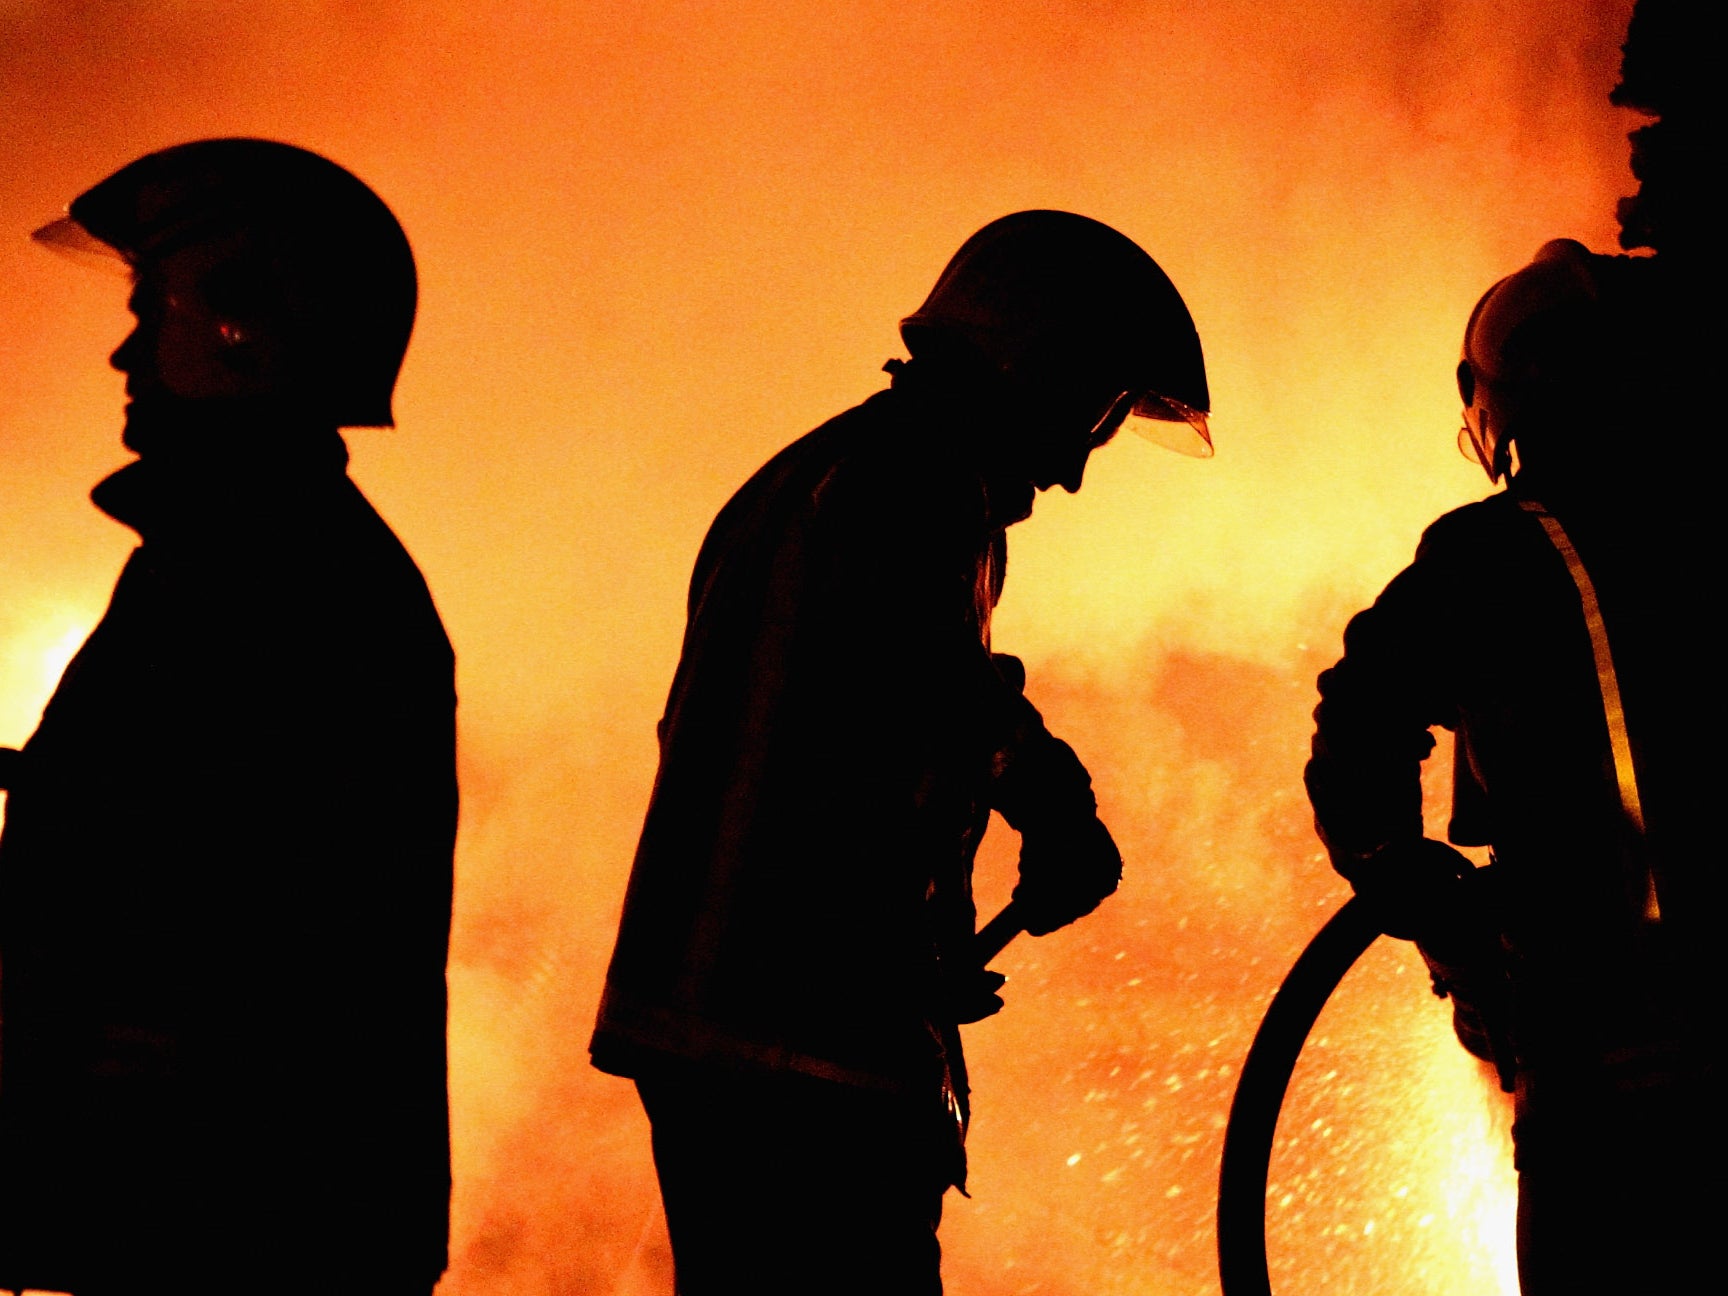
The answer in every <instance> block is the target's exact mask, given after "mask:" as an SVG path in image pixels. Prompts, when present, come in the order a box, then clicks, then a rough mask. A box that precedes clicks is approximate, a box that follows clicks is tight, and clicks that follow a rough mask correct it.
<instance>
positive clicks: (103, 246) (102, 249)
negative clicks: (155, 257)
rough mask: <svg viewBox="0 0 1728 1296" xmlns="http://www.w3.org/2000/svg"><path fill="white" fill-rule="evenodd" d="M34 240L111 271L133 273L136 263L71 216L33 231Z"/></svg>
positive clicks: (73, 257) (57, 251)
mask: <svg viewBox="0 0 1728 1296" xmlns="http://www.w3.org/2000/svg"><path fill="white" fill-rule="evenodd" d="M30 238H31V239H32V241H34V242H36V243H38V244H40V245H41V246H43V247H45V248H47V249H48V250H49V251H50V252H52V253H54V255H56V256H61V257H65V258H66V259H67V260H68V261H76V262H77V263H78V264H79V265H82V266H89V267H91V268H92V269H96V270H102V271H105V272H106V273H108V274H114V275H122V276H124V275H130V274H131V273H132V263H131V262H130V261H128V260H127V259H126V257H125V256H124V255H123V254H122V253H121V252H120V250H119V249H118V248H116V247H114V246H113V245H112V244H108V243H104V242H103V241H102V240H101V239H99V238H97V237H96V236H95V235H94V234H92V233H91V232H90V231H89V230H87V229H85V228H84V227H83V226H82V225H80V224H79V223H78V222H77V221H75V220H73V219H72V218H71V217H70V216H62V217H61V218H60V219H59V220H55V221H49V222H48V223H47V224H46V225H44V226H42V228H41V229H38V230H32V231H31V232H30Z"/></svg>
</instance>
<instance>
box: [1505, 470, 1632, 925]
mask: <svg viewBox="0 0 1728 1296" xmlns="http://www.w3.org/2000/svg"><path fill="white" fill-rule="evenodd" d="M1518 507H1519V508H1521V509H1523V510H1524V511H1525V512H1526V513H1528V514H1530V515H1531V516H1532V517H1534V518H1535V519H1536V520H1537V521H1538V522H1540V523H1541V524H1542V530H1543V531H1544V532H1546V533H1547V536H1548V541H1549V543H1550V544H1552V545H1553V546H1554V548H1555V550H1556V551H1557V552H1558V553H1559V555H1560V557H1561V558H1563V559H1564V560H1565V562H1566V570H1567V571H1568V572H1569V573H1571V576H1572V583H1573V584H1574V585H1576V586H1577V587H1578V600H1579V602H1580V603H1582V604H1583V605H1584V624H1585V625H1586V626H1587V627H1589V630H1590V652H1591V654H1592V655H1593V656H1594V657H1595V659H1596V682H1597V684H1598V685H1600V686H1601V689H1602V714H1603V717H1604V718H1605V719H1606V720H1607V722H1608V746H1609V749H1610V750H1611V751H1612V752H1613V754H1614V776H1615V779H1616V781H1617V782H1618V783H1619V785H1620V807H1621V810H1622V811H1623V812H1624V813H1625V816H1626V822H1627V823H1628V824H1630V825H1631V827H1632V831H1633V832H1634V833H1636V834H1637V835H1638V836H1639V837H1640V838H1642V837H1643V836H1644V803H1643V800H1642V799H1641V798H1640V797H1639V795H1638V772H1637V770H1636V769H1635V768H1634V767H1633V764H1632V738H1631V735H1629V734H1628V733H1627V731H1626V711H1625V708H1624V707H1622V706H1621V704H1620V677H1619V675H1618V674H1616V673H1615V670H1614V654H1613V653H1612V652H1611V651H1610V650H1609V647H1608V626H1607V623H1606V622H1604V621H1603V619H1602V606H1601V604H1600V603H1599V602H1598V601H1597V599H1596V584H1595V582H1594V581H1592V580H1591V579H1590V573H1589V571H1588V570H1586V569H1585V566H1584V560H1583V559H1582V558H1580V557H1579V556H1578V550H1577V549H1575V548H1574V547H1573V545H1572V540H1571V537H1569V536H1568V535H1567V534H1566V528H1565V527H1563V526H1561V525H1560V519H1559V518H1557V517H1555V516H1554V515H1553V514H1552V513H1550V512H1549V511H1548V510H1547V508H1546V507H1544V506H1543V504H1542V503H1541V501H1539V500H1533V499H1526V500H1519V501H1518ZM1644 917H1645V919H1646V920H1647V921H1650V922H1660V921H1661V918H1662V907H1661V905H1660V904H1659V903H1658V901H1657V897H1656V876H1655V874H1654V873H1653V872H1651V871H1650V869H1649V866H1648V865H1646V866H1645V869H1644Z"/></svg>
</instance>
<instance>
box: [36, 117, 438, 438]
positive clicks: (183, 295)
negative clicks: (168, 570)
mask: <svg viewBox="0 0 1728 1296" xmlns="http://www.w3.org/2000/svg"><path fill="white" fill-rule="evenodd" d="M35 237H36V238H37V240H38V241H39V242H42V243H44V244H47V245H49V246H51V247H54V248H57V249H59V250H63V251H69V252H73V253H78V252H88V251H96V250H108V251H111V252H112V253H117V254H118V255H119V256H120V257H121V258H122V259H123V260H124V261H125V262H126V263H127V264H128V265H129V266H130V267H131V269H132V275H133V291H132V299H131V303H130V305H131V309H132V311H133V313H134V314H135V315H136V316H137V317H138V325H137V328H136V329H135V330H134V331H133V332H132V334H131V335H130V336H129V337H128V338H127V339H126V340H125V341H124V342H123V343H122V344H121V345H120V348H119V349H118V350H117V351H115V353H114V355H113V358H112V363H113V365H114V367H115V368H116V369H119V370H120V371H121V372H122V373H124V374H126V377H127V381H126V391H127V395H128V396H130V397H131V404H130V405H129V406H128V410H127V428H128V432H129V433H131V432H134V431H136V430H137V427H138V425H139V424H145V425H148V424H151V423H154V422H156V421H171V420H173V419H175V418H176V417H180V416H184V415H186V414H187V412H188V409H189V407H191V409H192V410H193V411H194V412H195V411H196V410H198V409H207V408H209V407H212V406H216V407H221V408H229V409H237V410H247V411H260V412H263V411H267V412H270V413H271V414H273V415H275V416H276V417H278V418H286V419H288V420H289V421H300V422H308V423H316V424H321V425H323V426H327V427H331V426H334V427H387V426H392V425H393V424H394V422H395V417H394V414H393V411H392V409H391V394H392V392H393V391H394V389H395V385H396V376H397V374H398V372H399V371H400V369H401V365H402V357H403V354H404V353H405V352H406V350H407V347H408V337H409V334H410V332H411V331H412V329H413V325H414V310H415V304H416V292H417V290H416V279H415V273H414V258H413V254H412V253H411V252H410V250H409V247H408V240H407V237H406V236H405V235H404V234H403V232H402V228H401V226H400V225H399V224H397V221H396V218H395V217H394V216H393V215H392V214H391V212H390V209H389V208H388V207H386V206H385V205H384V203H383V202H382V201H381V200H380V199H379V197H378V196H377V195H376V194H375V193H373V192H372V190H370V189H369V188H367V187H366V185H365V184H363V183H362V182H361V181H360V180H358V179H357V178H356V177H355V176H353V175H352V174H350V173H349V172H348V171H346V170H344V169H343V168H342V167H339V166H337V165H336V164H335V163H334V162H331V161H329V160H328V159H326V158H322V157H320V156H318V155H317V154H315V153H309V152H307V151H306V150H305V149H300V148H295V147H293V146H292V145H288V144H280V143H276V142H274V141H271V140H260V139H211V140H198V141H196V142H193V143H189V144H181V145H177V146H175V147H173V148H167V149H163V150H161V151H160V152H156V153H151V154H148V155H146V156H145V157H142V158H139V159H138V160H137V161H135V162H132V163H129V164H128V165H126V166H124V167H122V168H121V169H120V170H119V171H116V172H115V173H114V174H113V175H111V176H109V177H108V178H107V179H105V180H103V181H101V182H100V183H99V184H97V185H95V186H94V187H93V188H91V189H89V190H87V191H86V192H84V193H82V194H80V195H79V196H78V197H77V198H75V199H74V200H73V201H72V204H71V206H70V207H69V209H68V214H67V216H66V218H65V219H63V220H60V221H56V222H54V223H53V224H51V225H48V226H45V227H44V228H42V229H40V230H38V231H36V235H35Z"/></svg>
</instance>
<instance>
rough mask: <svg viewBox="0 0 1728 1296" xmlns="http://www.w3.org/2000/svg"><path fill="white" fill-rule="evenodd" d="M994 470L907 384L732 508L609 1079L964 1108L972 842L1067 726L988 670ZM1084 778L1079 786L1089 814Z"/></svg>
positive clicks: (671, 711) (647, 860) (643, 848)
mask: <svg viewBox="0 0 1728 1296" xmlns="http://www.w3.org/2000/svg"><path fill="white" fill-rule="evenodd" d="M975 457H976V456H975V452H974V454H973V455H972V456H970V457H969V456H968V453H967V452H966V451H965V449H964V448H963V447H962V444H961V441H960V438H959V437H958V435H957V433H956V429H955V427H953V426H951V425H949V424H948V423H947V422H946V421H945V420H944V419H943V417H942V416H941V415H940V414H939V413H938V412H937V411H936V410H935V409H933V408H931V407H929V406H927V405H925V404H924V403H923V402H922V400H921V399H920V398H918V397H917V396H916V395H914V394H908V393H907V392H905V391H903V390H902V389H901V388H899V387H896V388H894V389H892V390H890V391H887V392H882V393H879V394H878V395H876V396H874V397H872V398H871V399H870V400H868V401H866V402H865V403H864V404H863V405H861V406H859V407H857V408H855V409H853V410H850V411H848V412H847V413H845V414H842V415H840V416H839V417H837V418H835V419H833V420H832V421H830V422H829V423H827V424H825V425H823V426H822V427H820V428H818V429H816V430H815V431H814V432H811V433H809V434H808V435H807V436H805V437H803V438H802V439H800V440H799V441H797V442H795V443H794V444H792V445H791V446H789V447H788V448H787V449H785V450H783V451H782V452H780V453H779V454H778V455H776V456H775V457H774V458H773V459H772V460H770V461H769V462H768V463H767V464H766V465H765V466H764V467H763V468H762V469H761V470H759V471H758V472H757V473H756V475H755V476H754V477H752V478H751V479H750V481H749V482H748V483H747V484H746V485H745V486H744V487H743V488H742V489H741V490H740V491H739V492H738V493H737V494H736V495H735V496H734V497H733V498H732V500H731V501H730V502H729V503H728V504H727V505H726V507H725V508H724V509H723V510H722V511H721V512H720V514H719V516H718V517H717V518H716V520H715V522H714V524H713V526H712V528H711V530H710V531H709V533H708V536H707V539H706V541H705V543H704V544H703V546H702V550H701V553H700V556H699V557H698V559H697V562H696V567H695V573H694V577H693V579H692V582H691V586H690V598H689V615H688V623H687V628H686V632H685V636H684V643H683V650H682V656H681V658H680V661H679V664H678V669H677V672H676V675H675V678H674V680H673V683H672V688H671V693H670V697H669V699H668V702H667V706H666V712H665V716H664V718H663V719H662V720H661V721H660V726H659V735H660V766H659V773H658V776H657V778H656V782H655V786H654V791H653V795H652V798H651V801H650V804H649V808H648V811H647V817H646V822H645V824H644V826H643V831H642V835H641V839H640V843H639V846H638V849H637V854H636V859H635V864H634V868H633V871H632V873H631V877H630V883H629V887H628V891H627V894H626V897H625V901H624V911H623V917H622V921H621V923H620V927H619V932H618V939H617V945H616V949H615V951H614V954H613V957H612V962H611V966H610V969H609V971H608V974H607V979H606V986H605V991H604V996H603V999H602V1003H601V1006H600V1011H599V1020H598V1024H597V1027H596V1030H595V1033H594V1038H593V1044H592V1051H593V1058H594V1062H595V1065H597V1066H599V1067H600V1068H601V1069H603V1070H607V1071H611V1072H614V1073H617V1074H622V1075H641V1074H644V1073H645V1071H646V1069H648V1068H652V1067H654V1066H656V1065H661V1064H664V1063H666V1062H667V1061H668V1060H678V1061H684V1062H697V1063H713V1064H718V1065H724V1066H730V1067H742V1068H755V1069H759V1070H768V1071H792V1072H802V1073H805V1074H807V1075H812V1076H818V1077H824V1078H826V1079H829V1080H834V1081H839V1082H842V1083H847V1084H853V1085H860V1086H865V1087H870V1088H876V1089H881V1090H887V1091H898V1092H902V1093H908V1094H922V1093H929V1094H932V1095H934V1094H935V1093H937V1092H938V1089H937V1086H939V1085H940V1084H941V1083H942V1081H943V1078H944V1076H945V1075H946V1076H947V1078H948V1080H949V1082H950V1083H951V1084H952V1085H953V1086H954V1087H955V1088H956V1089H958V1090H959V1091H960V1092H959V1094H958V1095H957V1096H958V1097H959V1099H960V1100H961V1101H962V1102H963V1101H964V1079H963V1071H962V1069H961V1066H960V1059H959V1056H958V1033H957V1032H956V1031H955V1030H954V1029H953V1022H952V1019H951V1017H950V1016H949V1014H948V1013H947V1011H946V1009H945V1007H944V1002H945V994H944V988H943V979H944V969H945V967H947V968H954V967H959V966H964V965H965V963H966V962H967V959H968V953H969V951H968V946H969V942H970V939H971V935H972V929H973V924H974V919H975V913H974V909H973V904H972V898H971V862H972V852H973V850H974V849H975V848H976V845H977V841H978V838H979V836H980V834H981V832H982V830H983V827H984V823H985V820H986V818H987V816H988V813H989V810H990V808H991V805H992V803H993V802H995V803H997V808H1000V809H1003V810H1004V813H1005V814H1007V815H1008V816H1009V818H1010V822H1015V819H1014V811H1013V808H1012V807H1009V806H1007V805H1004V804H1001V803H1002V802H1003V801H1004V796H1003V794H1002V789H1004V788H1008V787H1011V786H1012V785H1013V784H1014V782H1015V780H1014V779H1012V778H1009V777H1007V776H1006V771H1009V770H1011V769H1013V768H1015V767H1016V766H1017V764H1018V767H1020V768H1028V767H1030V766H1031V765H1034V764H1036V762H1035V761H1034V760H1033V759H1032V757H1031V755H1030V753H1033V752H1035V751H1037V750H1039V749H1040V747H1041V746H1044V747H1046V748H1047V745H1049V744H1053V743H1056V741H1057V740H1055V739H1053V738H1051V737H1050V735H1049V734H1048V732H1047V731H1046V730H1045V729H1044V727H1043V724H1042V722H1041V720H1040V719H1039V717H1038V714H1037V712H1036V711H1035V710H1034V709H1033V708H1032V707H1031V706H1030V705H1029V704H1028V703H1027V702H1026V701H1025V699H1024V698H1023V697H1021V696H1020V694H1019V692H1018V689H1017V687H1016V685H1015V684H1014V683H1011V682H1009V681H1008V680H1007V679H1005V673H1004V672H1002V671H999V670H998V668H997V665H996V664H995V663H994V662H993V661H992V657H991V654H990V650H989V625H990V615H991V611H992V608H993V607H994V605H995V603H996V600H997V597H998V595H999V593H1000V591H1001V587H1002V576H1003V563H1004V561H1005V555H1006V546H1005V542H1004V537H1003V533H1002V530H1001V529H1000V527H999V526H995V527H993V525H992V523H991V521H990V516H989V511H988V498H987V493H988V486H987V483H986V482H985V480H984V479H983V478H982V477H981V476H980V473H979V470H978V468H977V466H976V464H975V462H974V459H975ZM1064 750H1066V749H1065V748H1064ZM1073 768H1074V769H1075V770H1079V766H1078V762H1073ZM1079 779H1080V781H1081V782H1082V783H1083V784H1084V786H1083V787H1079V788H1075V789H1067V790H1066V791H1067V792H1071V793H1078V794H1080V795H1083V796H1084V797H1085V798H1086V803H1087V805H1088V806H1090V805H1091V804H1092V802H1091V793H1090V784H1089V780H1087V779H1086V778H1085V776H1084V772H1083V771H1080V773H1079ZM1053 791H1056V794H1058V795H1060V794H1061V791H1060V790H1052V789H1049V788H1045V789H1040V790H1038V791H1035V792H1032V793H1031V794H1030V795H1032V796H1039V795H1045V794H1049V793H1052V792H1053ZM1010 795H1013V794H1010ZM972 966H973V968H976V963H975V962H974V963H973V964H972Z"/></svg>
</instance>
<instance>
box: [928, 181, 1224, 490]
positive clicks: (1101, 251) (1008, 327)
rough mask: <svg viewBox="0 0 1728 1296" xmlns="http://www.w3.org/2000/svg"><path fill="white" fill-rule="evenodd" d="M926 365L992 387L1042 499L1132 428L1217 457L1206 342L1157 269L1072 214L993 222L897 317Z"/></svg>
mask: <svg viewBox="0 0 1728 1296" xmlns="http://www.w3.org/2000/svg"><path fill="white" fill-rule="evenodd" d="M900 335H901V337H902V338H903V339H904V340H905V343H906V346H907V349H908V350H909V351H911V353H912V357H913V359H914V361H916V362H918V363H919V364H920V365H930V366H935V367H937V368H939V369H942V370H944V371H947V372H950V373H953V374H957V375H970V376H972V377H974V378H975V379H976V380H977V381H978V382H979V383H980V384H982V385H985V386H989V387H993V388H994V389H995V391H996V393H997V399H996V400H995V401H994V402H993V405H994V406H995V408H994V409H993V410H992V412H991V417H992V418H993V419H994V420H995V421H996V425H997V426H996V428H995V433H996V434H997V435H998V436H999V439H1000V442H1001V446H1002V448H1003V450H1004V452H1006V453H1008V454H1010V455H1011V456H1013V457H1014V458H1015V459H1017V460H1018V462H1019V465H1020V467H1022V468H1023V469H1024V471H1025V474H1026V477H1027V480H1028V481H1029V482H1030V483H1031V484H1032V485H1033V486H1035V487H1036V488H1037V489H1038V490H1046V489H1048V488H1049V487H1051V486H1056V485H1060V486H1062V487H1063V488H1065V489H1067V490H1069V491H1074V490H1078V489H1079V488H1080V482H1081V478H1082V476H1083V475H1084V473H1085V470H1086V460H1087V457H1088V456H1089V455H1090V454H1091V452H1092V451H1093V450H1095V449H1097V448H1098V447H1099V446H1101V445H1103V444H1104V442H1106V441H1108V440H1109V439H1110V438H1111V437H1112V436H1114V435H1115V433H1116V432H1117V430H1118V429H1119V428H1121V427H1122V426H1123V425H1125V424H1128V425H1132V426H1134V427H1135V429H1136V430H1138V431H1141V432H1143V433H1145V434H1146V435H1148V436H1150V437H1151V438H1152V439H1153V440H1156V441H1158V442H1160V443H1161V444H1164V445H1168V446H1171V447H1172V448H1175V449H1179V450H1182V451H1183V452H1184V453H1187V454H1192V455H1196V456H1201V457H1204V456H1206V455H1210V454H1211V453H1212V443H1211V439H1210V436H1209V434H1208V432H1207V427H1206V417H1207V413H1208V412H1209V410H1210V409H1211V396H1210V394H1209V392H1208V390H1207V386H1206V365H1205V361H1204V360H1203V359H1202V357H1201V353H1200V337H1199V334H1198V333H1197V332H1196V331H1195V328H1194V321H1193V319H1192V318H1191V317H1190V316H1189V314H1188V308H1187V306H1186V305H1185V304H1184V303H1183V301H1182V297H1181V295H1180V294H1179V293H1178V292H1177V291H1176V289H1175V287H1174V286H1173V285H1172V284H1171V282H1170V280H1169V278H1168V277H1166V276H1165V274H1164V272H1163V271H1162V270H1161V269H1159V267H1158V264H1157V262H1155V261H1154V260H1153V259H1152V258H1151V257H1150V256H1148V255H1147V254H1146V253H1145V251H1144V250H1142V249H1141V248H1140V247H1139V246H1138V245H1137V244H1136V243H1134V241H1133V240H1131V239H1129V238H1127V237H1125V236H1124V235H1122V234H1120V233H1118V232H1117V231H1116V230H1114V229H1111V228H1110V227H1109V226H1108V225H1104V224H1101V223H1099V222H1098V221H1095V220H1091V219H1089V218H1087V217H1085V216H1077V215H1075V214H1073V213H1072V212H1063V211H1023V212H1016V213H1014V214H1013V215H1010V216H1004V217H1002V218H1001V219H1000V220H995V221H992V222H991V223H990V224H988V225H986V226H985V227H984V228H983V229H981V230H979V231H978V232H977V233H976V234H974V235H973V236H972V237H971V238H969V239H967V240H966V242H965V243H964V244H963V245H962V246H961V248H960V250H959V251H958V252H956V253H955V254H954V257H953V259H952V260H951V261H949V263H948V266H947V268H946V269H945V270H943V272H942V275H941V277H940V278H939V279H937V281H936V286H935V287H934V288H933V289H932V290H931V292H930V296H929V297H928V298H927V299H926V300H925V302H924V304H923V305H922V306H920V307H919V308H918V310H916V311H915V312H913V313H912V314H911V315H908V316H907V317H906V318H905V319H904V320H902V321H901V322H900Z"/></svg>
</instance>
